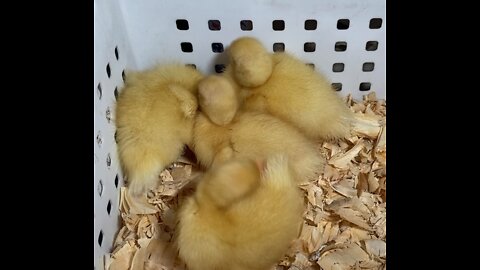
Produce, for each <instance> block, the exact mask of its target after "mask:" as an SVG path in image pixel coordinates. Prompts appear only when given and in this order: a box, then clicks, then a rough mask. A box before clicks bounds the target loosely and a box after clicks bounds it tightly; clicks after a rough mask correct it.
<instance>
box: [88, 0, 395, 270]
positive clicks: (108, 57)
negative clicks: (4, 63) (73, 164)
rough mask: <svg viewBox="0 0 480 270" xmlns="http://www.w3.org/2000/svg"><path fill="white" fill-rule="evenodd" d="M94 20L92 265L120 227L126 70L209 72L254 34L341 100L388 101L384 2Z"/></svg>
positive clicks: (124, 6)
mask: <svg viewBox="0 0 480 270" xmlns="http://www.w3.org/2000/svg"><path fill="white" fill-rule="evenodd" d="M94 20H95V23H94V31H95V33H94V38H95V49H94V51H95V60H94V65H95V67H94V72H95V74H94V103H95V119H94V122H95V124H94V181H93V182H94V205H95V207H94V264H95V269H103V255H104V254H105V253H108V252H110V248H111V246H112V244H113V240H114V237H115V233H116V232H117V230H118V227H119V225H120V224H119V222H120V219H119V216H118V214H119V212H118V203H119V188H120V187H121V186H122V185H123V183H124V182H123V174H122V172H121V170H120V167H119V162H118V156H117V148H116V143H115V138H114V136H115V126H114V118H115V115H114V112H115V109H114V108H115V107H114V106H115V101H116V95H117V94H118V92H119V91H121V89H122V87H123V80H122V75H123V74H122V73H123V71H124V70H125V69H133V70H141V69H145V68H148V67H150V66H152V65H154V64H156V63H162V62H166V61H173V60H178V61H182V62H184V63H185V64H194V65H195V66H196V67H197V69H199V70H201V71H202V72H204V73H206V74H209V73H215V72H216V69H217V70H219V69H221V66H222V65H225V64H226V57H225V54H224V53H223V52H222V51H223V49H225V48H227V47H228V46H229V44H230V43H231V42H232V41H233V40H234V39H236V38H237V37H240V36H253V37H257V38H259V39H260V40H262V41H263V42H264V44H265V45H266V46H268V47H269V48H270V50H271V51H272V52H273V51H274V48H275V50H279V49H280V50H281V49H282V48H284V50H285V51H288V52H290V53H293V54H294V55H296V56H297V57H299V58H300V59H302V60H303V61H305V63H309V64H314V68H315V69H317V70H319V71H320V72H322V73H324V74H325V75H326V76H327V77H328V78H329V79H330V80H331V82H332V83H341V91H340V93H341V94H342V95H346V94H348V93H350V94H352V96H353V97H354V98H357V99H360V98H361V97H362V95H364V94H368V92H370V91H375V92H376V94H377V97H379V98H385V50H386V44H385V28H386V18H385V0H363V1H357V0H298V1H290V0H283V1H275V0H269V1H267V0H263V1H262V0H243V1H231V2H230V1H229V2H227V1H214V0H203V1H185V0H176V1H169V0H143V1H130V0H109V1H106V0H95V3H94ZM186 28H188V29H186ZM210 28H211V29H210ZM274 28H275V29H274ZM339 28H340V29H339ZM344 28H346V29H344ZM182 44H183V45H182ZM222 48H223V49H222ZM190 50H191V52H189V51H190ZM184 51H186V52H184ZM336 86H338V84H337V85H336ZM360 89H362V90H364V91H360ZM368 89H369V90H368Z"/></svg>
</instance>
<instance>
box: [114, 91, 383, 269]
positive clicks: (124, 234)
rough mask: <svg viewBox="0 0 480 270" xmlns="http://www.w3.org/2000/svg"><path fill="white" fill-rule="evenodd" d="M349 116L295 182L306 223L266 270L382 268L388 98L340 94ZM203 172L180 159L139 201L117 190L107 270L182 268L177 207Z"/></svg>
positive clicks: (184, 158)
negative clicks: (314, 165)
mask: <svg viewBox="0 0 480 270" xmlns="http://www.w3.org/2000/svg"><path fill="white" fill-rule="evenodd" d="M345 101H346V103H347V105H348V106H349V108H350V110H351V111H352V112H353V113H354V115H355V122H354V124H353V130H352V135H351V136H350V137H349V138H346V139H344V140H338V141H336V142H320V143H319V149H320V151H321V152H322V153H325V156H326V157H327V161H328V162H327V163H328V164H326V166H325V169H324V171H323V172H319V174H320V176H319V178H318V179H317V180H316V181H314V182H309V183H305V184H302V185H300V186H299V187H300V188H301V190H302V191H303V194H304V196H305V206H306V209H305V212H304V222H303V225H302V227H301V230H300V232H299V237H298V238H297V239H295V240H294V241H293V242H292V244H291V247H290V249H289V251H288V252H287V254H285V256H284V257H283V258H282V259H281V260H280V261H279V262H278V264H277V265H276V266H274V267H272V268H271V269H269V270H321V269H323V270H331V269H332V270H337V269H338V270H340V269H341V270H343V269H362V270H366V269H386V101H385V100H377V98H376V96H375V93H374V92H371V93H370V94H368V95H366V96H364V97H363V100H362V101H356V100H354V99H352V97H351V96H350V95H349V96H347V97H346V99H345ZM202 173H203V171H201V169H200V167H199V166H198V165H197V163H196V161H195V160H192V158H189V157H187V156H185V155H184V156H182V157H180V158H179V159H178V160H177V161H176V162H175V163H173V164H172V165H171V166H169V167H168V168H167V169H166V170H164V171H163V172H162V173H161V174H160V176H159V178H160V182H161V184H160V185H159V186H158V188H157V189H155V190H152V191H151V192H149V194H148V196H146V197H145V198H133V197H131V196H130V195H129V193H128V189H127V188H125V187H122V188H121V190H120V205H119V207H120V212H121V217H122V222H123V226H121V228H120V230H119V232H118V234H117V237H116V239H115V242H114V245H113V248H112V252H111V253H110V254H107V255H106V256H105V260H104V262H105V269H106V270H154V269H155V270H172V269H175V270H187V267H186V266H185V264H184V263H183V262H181V261H180V259H179V258H178V256H177V255H178V254H177V253H178V252H177V251H176V249H175V246H174V244H173V242H174V240H173V237H174V233H175V226H176V212H177V209H178V206H179V205H180V204H181V202H182V200H183V199H184V198H185V197H186V196H189V195H191V194H192V193H193V192H194V188H195V182H196V181H195V180H196V179H197V177H198V176H200V175H201V174H202Z"/></svg>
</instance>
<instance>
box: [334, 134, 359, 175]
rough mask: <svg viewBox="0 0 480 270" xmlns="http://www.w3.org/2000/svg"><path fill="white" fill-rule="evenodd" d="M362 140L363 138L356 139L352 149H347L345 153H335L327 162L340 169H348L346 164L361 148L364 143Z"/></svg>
mask: <svg viewBox="0 0 480 270" xmlns="http://www.w3.org/2000/svg"><path fill="white" fill-rule="evenodd" d="M362 142H363V139H360V140H358V142H357V144H356V145H355V146H354V147H353V148H352V149H350V150H348V151H347V152H346V153H345V154H337V155H336V156H334V157H332V158H331V159H330V160H329V161H328V163H329V164H331V165H333V166H335V167H337V168H340V169H348V164H349V163H350V162H351V160H352V159H353V158H355V157H356V156H357V155H358V153H359V152H360V150H362V149H363V147H364V145H363V143H362Z"/></svg>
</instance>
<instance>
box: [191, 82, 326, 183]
mask: <svg viewBox="0 0 480 270" xmlns="http://www.w3.org/2000/svg"><path fill="white" fill-rule="evenodd" d="M198 87H199V89H198V95H199V106H200V110H201V111H202V112H201V113H199V114H198V115H197V117H196V120H195V126H194V135H193V151H194V152H195V154H196V156H197V159H198V161H199V162H200V164H201V165H203V166H204V167H206V168H209V167H211V166H213V165H214V164H215V163H221V162H222V161H225V160H228V159H230V158H232V157H244V158H250V159H256V158H266V157H268V156H271V155H275V154H282V153H285V154H286V155H287V156H288V158H289V160H290V162H291V166H292V168H293V170H294V172H295V175H296V176H297V180H298V181H299V182H306V181H310V180H312V179H313V178H314V177H315V176H316V172H318V171H319V170H322V169H323V166H324V164H325V158H324V157H323V156H321V153H320V152H319V151H318V150H317V149H316V146H315V144H314V143H313V142H312V141H310V140H309V139H307V138H306V137H305V136H304V135H303V134H301V133H300V131H298V130H297V129H296V128H294V127H293V126H291V125H289V124H287V123H285V122H283V121H281V120H280V119H277V118H275V117H273V116H271V115H268V114H265V113H261V112H245V111H238V107H239V106H238V105H235V104H238V99H239V98H238V96H237V94H236V93H237V91H236V90H235V88H234V86H233V85H232V84H231V83H230V81H229V80H228V79H227V78H225V77H221V76H208V77H206V78H205V79H203V80H202V81H201V82H200V83H199V85H198Z"/></svg>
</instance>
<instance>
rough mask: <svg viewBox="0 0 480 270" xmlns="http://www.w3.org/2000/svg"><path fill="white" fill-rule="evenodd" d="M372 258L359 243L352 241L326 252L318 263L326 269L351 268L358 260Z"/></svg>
mask: <svg viewBox="0 0 480 270" xmlns="http://www.w3.org/2000/svg"><path fill="white" fill-rule="evenodd" d="M368 260H370V258H369V256H368V254H367V253H366V252H365V251H364V250H363V249H362V248H361V247H360V246H358V245H357V244H355V243H350V244H347V245H346V246H345V247H344V248H341V249H334V250H331V251H329V252H325V253H324V255H323V256H322V257H320V259H319V260H318V264H319V265H320V266H321V267H322V269H324V270H331V269H349V267H353V266H354V265H355V264H356V263H357V262H362V261H368Z"/></svg>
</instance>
